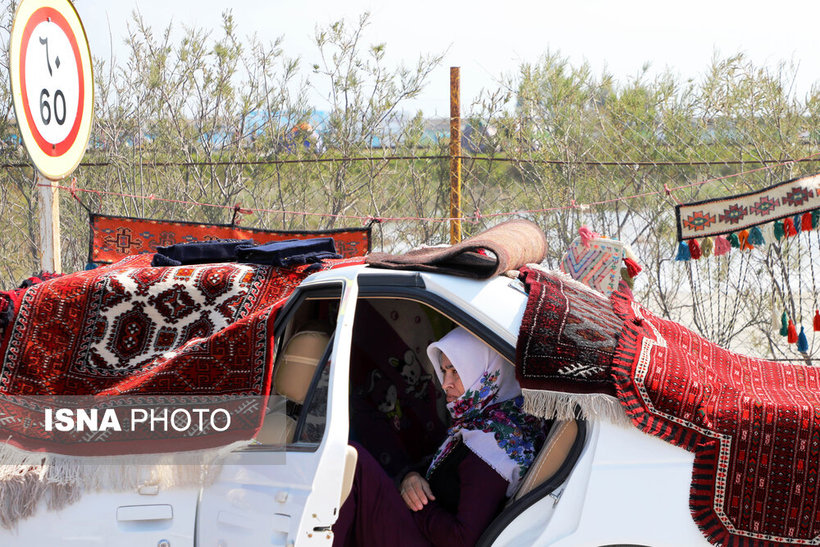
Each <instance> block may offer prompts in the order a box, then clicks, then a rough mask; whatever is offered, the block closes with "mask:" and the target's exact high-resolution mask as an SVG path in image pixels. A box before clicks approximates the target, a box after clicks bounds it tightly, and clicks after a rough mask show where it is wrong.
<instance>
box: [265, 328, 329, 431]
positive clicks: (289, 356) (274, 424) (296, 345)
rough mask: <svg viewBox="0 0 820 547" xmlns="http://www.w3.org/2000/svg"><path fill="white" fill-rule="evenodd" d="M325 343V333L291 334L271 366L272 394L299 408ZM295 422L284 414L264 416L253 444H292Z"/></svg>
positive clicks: (294, 417) (309, 331) (274, 412)
mask: <svg viewBox="0 0 820 547" xmlns="http://www.w3.org/2000/svg"><path fill="white" fill-rule="evenodd" d="M329 341H330V337H329V336H328V335H327V334H326V333H324V332H320V331H316V330H304V331H301V332H297V333H296V334H294V335H293V336H292V337H291V338H290V340H288V342H287V344H285V347H284V348H283V349H282V353H281V355H280V357H279V358H278V359H277V360H276V363H275V364H274V367H273V389H274V394H275V395H279V396H282V397H284V398H285V399H286V400H288V401H292V402H294V403H296V404H298V405H302V404H303V403H304V402H305V397H306V396H307V393H308V390H309V389H310V384H311V382H312V381H313V377H314V375H315V374H316V368H317V367H318V365H319V360H320V359H321V358H322V356H323V355H324V353H325V349H326V348H327V345H328V342H329ZM294 414H296V413H294ZM296 418H298V414H297V416H292V415H289V413H286V412H276V411H271V412H268V414H267V415H266V416H265V420H264V422H263V423H262V428H261V430H260V431H259V434H258V435H257V436H256V440H257V441H258V442H260V443H262V444H274V445H282V444H289V443H292V442H293V435H294V432H295V430H296Z"/></svg>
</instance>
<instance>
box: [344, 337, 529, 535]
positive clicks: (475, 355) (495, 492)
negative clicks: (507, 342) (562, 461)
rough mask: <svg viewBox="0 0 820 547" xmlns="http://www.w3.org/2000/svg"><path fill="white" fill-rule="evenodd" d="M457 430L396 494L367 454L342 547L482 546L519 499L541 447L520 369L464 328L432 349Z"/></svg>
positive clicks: (347, 511)
mask: <svg viewBox="0 0 820 547" xmlns="http://www.w3.org/2000/svg"><path fill="white" fill-rule="evenodd" d="M427 355H428V356H429V357H430V361H431V362H432V363H433V366H434V370H435V372H436V375H437V377H438V379H439V383H440V384H441V387H442V389H443V390H444V393H445V396H446V399H447V409H448V411H449V413H450V416H451V417H452V425H451V427H450V429H449V430H448V432H447V437H446V438H445V439H444V442H443V443H442V444H441V446H440V448H439V449H438V451H437V452H436V454H435V455H433V456H432V460H431V461H428V463H425V464H424V465H423V466H422V468H421V471H422V472H423V474H422V473H420V472H418V471H410V472H409V473H407V474H405V475H404V477H403V479H402V480H401V485H400V487H399V488H398V489H397V488H396V486H395V484H394V482H393V481H392V480H391V479H390V478H389V477H388V476H387V474H386V473H385V472H384V470H383V469H382V468H381V467H380V466H379V464H378V463H377V462H376V460H375V459H374V458H373V457H372V456H371V455H370V454H369V453H368V452H367V450H366V449H364V448H362V447H361V446H356V448H357V450H358V452H359V458H358V463H357V465H356V474H355V477H354V481H353V488H352V490H351V494H350V496H349V497H348V498H347V500H346V501H345V503H344V505H342V508H341V511H340V513H339V519H338V520H337V522H336V524H335V525H334V527H333V531H334V542H333V544H334V545H367V546H377V545H385V546H391V547H393V546H396V547H398V546H405V545H448V546H455V545H474V544H475V543H476V541H477V540H478V538H479V537H480V536H481V534H482V532H483V531H484V529H485V528H486V527H487V526H488V525H489V523H490V522H491V521H492V520H493V518H494V517H495V516H496V515H497V514H498V512H499V511H500V510H501V508H502V506H503V503H504V501H505V499H506V498H507V497H508V496H510V495H511V494H513V493H514V492H515V490H516V487H517V486H518V482H519V480H520V479H521V478H522V477H523V476H524V474H525V473H526V471H527V469H528V468H529V465H530V464H531V463H532V460H533V458H534V456H535V453H536V450H537V448H538V447H539V445H540V443H541V442H542V441H543V427H542V423H541V422H540V421H539V420H537V419H536V418H533V417H531V416H528V415H526V414H524V413H523V412H522V411H521V404H522V397H521V388H520V386H519V385H518V382H517V381H516V379H515V370H514V369H513V367H512V365H510V364H509V363H508V362H507V361H505V360H504V359H503V358H502V357H501V356H500V355H498V353H496V352H495V351H494V350H492V349H491V348H490V347H488V346H487V345H486V344H484V343H482V342H481V341H480V340H478V339H477V338H475V337H474V336H473V335H472V334H470V333H469V332H467V331H466V330H464V329H462V328H460V327H459V328H456V329H454V330H452V331H451V332H449V333H448V334H447V335H446V336H444V337H443V338H442V339H441V340H439V341H438V342H434V343H433V344H430V346H429V347H428V348H427Z"/></svg>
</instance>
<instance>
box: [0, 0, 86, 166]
mask: <svg viewBox="0 0 820 547" xmlns="http://www.w3.org/2000/svg"><path fill="white" fill-rule="evenodd" d="M9 74H10V77H11V90H12V95H13V97H14V112H15V115H16V117H17V125H18V127H19V128H20V133H21V135H22V137H23V143H24V144H25V146H26V150H28V153H29V156H31V160H32V161H33V162H34V165H35V166H36V167H37V170H38V171H40V173H41V174H42V175H43V176H44V177H46V178H48V179H50V180H59V179H62V178H64V177H66V176H68V175H69V174H70V173H71V172H72V171H73V170H74V168H75V167H77V164H79V163H80V160H81V159H82V157H83V154H84V153H85V148H86V146H87V145H88V138H89V136H90V135H91V120H92V118H93V105H94V82H93V73H92V66H91V53H90V52H89V49H88V40H87V39H86V37H85V30H84V29H83V24H82V22H81V21H80V17H79V15H77V11H76V10H75V9H74V6H73V5H71V2H69V1H68V0H22V1H21V2H20V5H19V6H18V8H17V13H16V14H15V16H14V25H13V26H12V29H11V36H10V39H9Z"/></svg>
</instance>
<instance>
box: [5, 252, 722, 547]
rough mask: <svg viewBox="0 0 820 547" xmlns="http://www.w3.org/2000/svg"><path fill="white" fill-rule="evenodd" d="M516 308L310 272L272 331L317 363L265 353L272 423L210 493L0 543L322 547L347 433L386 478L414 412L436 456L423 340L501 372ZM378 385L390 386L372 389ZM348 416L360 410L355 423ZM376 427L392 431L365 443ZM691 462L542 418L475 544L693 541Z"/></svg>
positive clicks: (496, 291)
mask: <svg viewBox="0 0 820 547" xmlns="http://www.w3.org/2000/svg"><path fill="white" fill-rule="evenodd" d="M526 302H527V295H526V294H525V292H524V290H523V286H522V284H521V283H520V282H519V281H517V280H514V279H510V278H506V277H495V278H493V279H490V280H487V281H475V280H470V279H465V278H457V277H452V276H446V275H440V274H428V273H419V272H410V271H398V270H396V271H393V270H379V269H374V268H370V267H366V266H355V267H348V268H340V269H336V270H330V271H325V272H321V273H317V274H314V275H312V276H310V277H308V278H307V279H306V280H305V281H304V282H302V283H301V285H300V286H299V287H298V288H297V290H296V291H295V292H294V293H293V294H292V296H291V297H290V299H289V301H288V303H287V304H286V305H285V307H284V308H283V309H282V311H281V312H280V315H279V317H278V318H277V327H276V336H277V338H278V341H277V348H279V353H280V354H285V353H287V350H286V348H287V347H289V345H296V342H295V341H294V340H295V339H296V337H297V336H298V335H300V334H302V333H305V332H309V333H313V334H312V335H311V336H312V339H311V341H310V343H309V344H308V346H310V348H311V349H312V351H317V347H318V348H319V349H318V353H317V354H316V355H318V356H319V358H318V359H315V358H314V359H313V362H312V363H311V362H309V361H305V359H302V360H301V361H300V360H299V359H296V360H295V361H294V363H295V364H293V363H291V364H286V363H285V360H284V359H283V358H282V357H281V355H280V357H279V358H278V360H277V364H276V365H275V368H274V374H275V382H274V383H275V389H276V393H275V394H274V395H275V396H276V397H274V399H276V400H279V401H280V402H283V403H284V407H283V408H285V412H272V413H271V414H270V415H269V419H266V421H265V423H264V424H263V428H262V431H261V432H260V434H259V435H258V437H257V444H254V445H252V446H250V447H248V448H245V449H242V450H239V451H235V452H233V453H232V454H231V455H230V457H229V459H228V461H227V462H225V463H224V464H223V466H222V470H221V473H220V474H219V477H218V479H217V480H216V481H215V482H214V483H213V484H210V485H208V486H205V487H201V488H194V487H189V488H181V487H180V488H171V489H167V490H163V489H160V488H158V487H156V486H155V485H151V484H145V485H142V486H140V487H139V488H138V489H137V490H136V491H131V492H93V493H86V494H84V495H83V497H82V498H81V499H80V500H79V501H77V502H75V503H73V504H70V505H68V506H66V507H64V508H63V509H60V510H57V511H53V510H48V509H47V508H46V507H45V506H43V507H39V508H38V510H37V512H36V513H35V515H34V516H33V517H31V518H28V519H24V520H21V521H20V522H19V523H17V526H16V528H15V529H12V530H9V529H2V530H0V545H4V546H12V545H21V546H25V547H34V546H44V547H45V546H48V547H54V546H62V545H72V546H74V545H76V546H81V545H82V546H84V547H86V546H91V545H99V546H141V547H143V546H155V545H156V546H157V547H180V546H193V545H198V546H220V547H234V546H256V545H259V546H263V545H296V546H301V545H330V544H331V542H332V539H333V534H332V530H331V527H332V526H333V523H334V522H335V520H336V517H337V515H338V511H339V507H340V505H341V503H342V501H343V500H344V498H345V496H346V495H347V493H348V492H349V488H350V482H351V480H352V474H353V470H354V468H355V462H356V455H357V454H356V451H355V450H354V449H353V448H352V447H351V446H349V444H348V440H349V438H351V437H352V438H356V439H357V440H358V441H359V442H361V443H362V444H364V445H365V446H368V442H371V443H373V442H376V443H381V445H382V446H381V456H382V457H381V460H382V463H383V464H385V466H386V467H391V466H392V467H394V468H395V467H396V466H398V465H399V464H400V463H401V461H399V460H401V453H397V451H396V450H393V451H392V456H391V451H390V450H389V447H391V446H393V447H395V446H396V443H397V442H398V443H399V444H400V443H401V442H402V440H404V441H406V438H405V439H402V437H401V435H393V433H395V432H396V431H401V427H400V426H402V425H403V424H405V423H407V424H409V426H408V427H409V428H410V429H412V428H413V427H415V426H417V425H418V424H413V423H412V421H413V420H412V419H411V418H413V417H416V418H418V416H420V415H422V414H424V413H426V414H425V415H426V416H427V418H428V419H429V420H432V421H431V422H430V423H433V424H434V425H433V426H432V427H427V428H426V429H427V430H429V431H428V433H430V435H428V436H427V437H425V435H424V428H418V427H417V428H416V429H415V430H413V431H414V433H413V435H415V436H416V437H417V438H421V441H419V442H420V444H419V445H418V446H407V447H405V448H406V449H407V451H410V452H412V451H414V450H415V451H419V450H421V449H422V448H423V447H426V446H427V445H430V446H435V444H434V442H435V439H434V438H433V433H434V431H433V430H437V428H438V427H439V426H440V425H441V424H438V425H436V424H435V417H436V415H437V414H436V413H437V412H438V411H439V410H440V401H439V400H437V399H436V398H435V397H434V396H430V393H432V392H431V391H424V389H425V388H423V387H422V386H423V384H422V381H425V382H434V380H430V379H429V376H430V375H429V374H427V373H426V372H425V369H424V368H423V366H422V363H421V360H422V358H421V357H419V356H420V355H423V354H424V348H425V347H426V345H427V343H429V342H430V341H431V339H432V338H433V337H434V336H435V335H436V334H437V332H439V331H441V330H442V329H448V328H450V327H452V326H453V325H454V324H458V325H461V326H463V327H464V328H466V329H467V330H469V331H471V332H472V333H473V334H475V335H476V336H477V337H479V338H481V339H482V340H484V341H485V342H486V343H487V344H489V345H490V346H492V347H493V348H495V349H496V350H497V351H498V352H499V353H500V354H501V355H502V356H504V357H506V358H507V359H509V360H510V361H511V362H512V361H513V360H514V356H515V346H516V340H517V336H518V331H519V327H520V324H521V320H522V316H523V313H524V307H525V304H526ZM387 327H390V329H389V332H392V333H393V334H391V336H397V337H398V338H397V339H401V342H402V343H403V344H404V345H403V346H402V347H401V351H399V353H398V354H397V355H396V356H394V357H393V358H391V359H392V360H388V362H387V363H384V362H382V363H380V364H378V366H383V367H388V368H386V369H385V370H384V371H382V372H380V373H379V374H375V373H374V370H373V369H372V368H367V367H370V364H368V363H367V362H366V360H365V361H362V360H361V359H358V358H357V355H359V354H358V353H357V352H359V351H360V350H361V348H358V349H357V345H361V344H360V342H358V341H361V340H365V341H369V342H370V343H372V344H374V345H379V344H381V345H382V346H384V345H389V343H390V340H385V339H384V334H383V333H384V332H388V330H387ZM317 333H318V334H317ZM357 340H358V341H357ZM317 343H318V344H319V345H318V346H317ZM408 350H409V351H410V353H408ZM309 351H310V349H309V350H308V352H309ZM351 354H353V356H354V358H353V359H351ZM317 363H318V365H320V366H316V364H317ZM288 367H291V368H293V371H289V370H288ZM305 367H307V368H305ZM277 369H278V370H277ZM306 371H307V372H308V374H305V372H306ZM390 374H393V375H394V377H396V378H399V377H401V378H402V379H403V380H404V383H403V384H401V385H400V387H398V388H396V385H395V383H393V384H391V383H390V382H381V384H382V385H383V386H387V387H386V388H384V389H382V388H381V387H379V385H380V380H383V379H384V378H383V377H384V376H389V375H390ZM390 385H393V388H392V390H391V388H390ZM429 385H432V384H429ZM380 390H381V391H380ZM599 396H600V395H599ZM411 398H412V400H411ZM286 400H287V401H286ZM406 401H410V402H406ZM411 404H413V405H417V408H415V409H413V408H411V407H410V406H409V405H411ZM402 405H403V406H402ZM362 408H369V412H370V414H368V415H367V416H365V415H359V413H360V412H361V409H362ZM414 412H415V414H414ZM374 420H376V421H377V422H378V423H377V424H376V426H374V427H375V429H373V428H371V426H373V424H374V423H375V422H374ZM442 423H443V422H442ZM379 427H381V428H383V430H384V431H393V433H391V434H390V435H387V436H386V437H385V436H381V437H380V434H378V431H380V430H379ZM391 428H392V429H391ZM419 431H421V433H419ZM374 432H376V433H377V435H375V437H376V438H375V439H374ZM391 435H393V436H392V437H391ZM379 437H380V438H379ZM385 439H387V441H386V440H385ZM439 439H440V437H439ZM385 443H386V444H387V446H388V449H384V445H385ZM422 445H424V446H422ZM374 452H376V453H379V452H380V449H379V448H376V449H374ZM385 454H387V455H386V456H385ZM397 454H398V455H397ZM377 457H378V456H377ZM692 462H693V456H692V454H690V453H689V452H687V451H685V450H683V449H680V448H676V447H673V446H671V445H669V444H666V443H665V442H663V441H662V440H660V439H657V438H655V437H651V436H649V435H646V434H643V433H641V432H639V431H638V430H637V429H634V428H630V427H624V426H618V425H614V424H612V423H610V422H609V421H594V420H581V419H577V420H569V421H561V422H559V421H556V422H555V423H553V425H552V427H551V429H550V433H549V435H548V438H547V441H546V443H545V445H544V447H543V448H542V450H541V452H540V453H539V455H538V458H537V460H536V462H535V463H534V464H533V466H532V468H531V470H530V472H529V474H528V476H527V477H526V478H525V480H524V481H522V486H521V489H520V490H519V492H518V493H517V494H516V495H515V496H514V497H513V498H512V499H511V500H510V502H509V503H508V505H507V506H506V508H505V509H504V511H503V512H502V513H501V514H500V515H499V516H498V517H497V518H496V519H495V521H494V522H493V523H492V524H491V525H490V526H489V528H488V529H487V530H486V531H485V533H484V535H483V537H482V538H481V540H480V542H479V544H480V545H515V546H520V545H567V546H573V547H577V546H585V545H589V546H604V545H644V546H671V545H685V546H691V545H701V544H703V545H706V544H708V543H707V542H706V540H705V538H704V536H703V535H702V534H701V533H700V531H699V530H698V528H697V526H696V525H695V523H694V521H693V520H692V518H691V516H690V510H689V488H690V481H691V473H692ZM42 503H43V505H45V502H42Z"/></svg>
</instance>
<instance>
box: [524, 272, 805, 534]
mask: <svg viewBox="0 0 820 547" xmlns="http://www.w3.org/2000/svg"><path fill="white" fill-rule="evenodd" d="M520 273H521V280H522V281H523V282H524V284H525V287H526V288H527V290H528V293H529V297H528V302H527V306H526V308H525V312H524V317H523V320H522V324H521V331H520V333H519V337H518V344H517V348H516V350H517V351H516V375H517V377H518V379H519V381H520V383H521V385H522V388H523V391H524V396H525V408H526V409H527V411H528V412H531V413H533V414H536V415H539V416H543V417H545V418H550V417H557V418H566V417H571V416H572V415H573V414H574V413H575V412H577V411H580V412H581V415H582V416H583V417H587V418H612V419H614V421H616V422H617V421H620V420H622V419H623V414H624V412H625V414H626V417H627V419H628V420H629V421H630V422H631V423H632V424H633V425H634V426H636V427H638V428H639V429H641V430H642V431H644V432H645V433H647V434H650V435H653V436H656V437H659V438H661V439H663V440H665V441H667V442H669V443H672V444H674V445H676V446H679V447H682V448H684V449H686V450H689V451H691V452H694V454H695V461H694V469H693V474H692V486H691V491H690V508H691V511H692V516H693V518H694V520H695V522H696V523H697V525H698V526H699V527H700V529H701V530H702V531H703V533H704V535H705V536H706V537H707V539H709V541H711V542H712V543H714V544H716V545H726V546H728V545H818V544H820V488H818V486H820V485H818V481H819V480H820V476H818V469H820V369H817V368H812V367H807V366H804V365H799V364H790V363H778V362H774V361H766V360H762V359H755V358H751V357H746V356H743V355H738V354H735V353H732V352H729V351H727V350H724V349H722V348H720V347H718V346H716V345H715V344H712V343H711V342H708V341H707V340H705V339H704V338H702V337H700V336H698V335H696V334H695V333H693V332H692V331H690V330H688V329H686V328H685V327H683V326H681V325H680V324H678V323H675V322H673V321H668V320H664V319H660V318H658V317H656V316H654V315H653V314H651V313H650V312H648V311H646V310H645V309H644V308H642V307H641V306H640V305H638V304H637V303H635V302H634V301H633V300H632V299H631V298H630V297H628V296H627V295H625V294H624V293H623V292H622V291H619V292H616V293H614V294H613V295H612V297H611V299H610V302H607V301H606V300H605V299H604V298H603V296H602V295H601V294H599V293H597V292H594V291H591V290H589V289H588V288H586V287H583V286H581V285H580V284H578V283H577V282H575V281H573V280H569V279H567V277H566V276H564V275H562V274H561V273H558V272H546V271H544V270H541V269H540V268H534V267H533V268H522V269H521V272H520ZM618 329H620V330H618ZM612 394H614V395H615V396H616V397H617V399H614V398H613V397H611V395H612ZM606 401H610V402H611V403H613V404H614V405H616V406H618V407H620V409H619V413H620V415H621V418H618V416H616V413H615V412H614V411H613V408H612V407H611V406H608V404H609V403H607V402H606Z"/></svg>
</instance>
